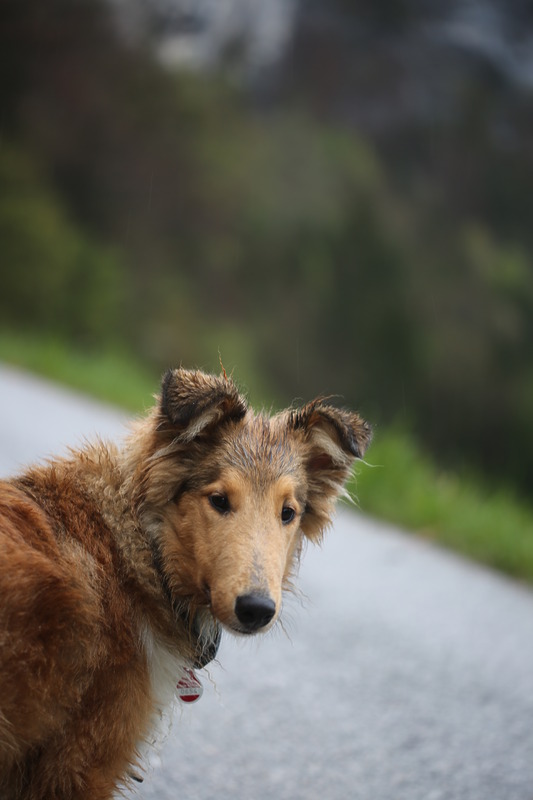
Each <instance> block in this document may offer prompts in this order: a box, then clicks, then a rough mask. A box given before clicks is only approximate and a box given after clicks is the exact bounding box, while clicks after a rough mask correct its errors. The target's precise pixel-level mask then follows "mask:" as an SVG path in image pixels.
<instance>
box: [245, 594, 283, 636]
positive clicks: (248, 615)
mask: <svg viewBox="0 0 533 800" xmlns="http://www.w3.org/2000/svg"><path fill="white" fill-rule="evenodd" d="M275 613H276V604H275V602H274V601H273V600H271V599H270V597H267V596H266V595H264V594H242V595H241V596H240V597H238V598H237V600H236V601H235V614H236V615H237V619H238V620H239V622H240V623H241V625H243V626H244V627H245V628H246V630H247V631H250V633H251V632H252V631H257V630H259V628H264V627H265V625H268V623H269V622H270V620H271V619H272V617H273V616H274V614H275Z"/></svg>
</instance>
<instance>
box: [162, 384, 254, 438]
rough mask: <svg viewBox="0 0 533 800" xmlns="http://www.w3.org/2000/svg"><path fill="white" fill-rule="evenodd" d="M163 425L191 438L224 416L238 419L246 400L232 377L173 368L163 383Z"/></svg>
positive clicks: (218, 422)
mask: <svg viewBox="0 0 533 800" xmlns="http://www.w3.org/2000/svg"><path fill="white" fill-rule="evenodd" d="M159 410H160V415H161V418H162V426H163V427H165V428H167V427H170V428H171V431H172V435H173V436H174V438H176V439H178V440H179V441H181V442H183V443H188V442H191V441H192V440H193V439H195V438H196V437H197V436H198V435H199V434H200V433H201V432H202V431H204V430H205V429H206V428H209V427H211V426H213V425H218V424H220V423H221V422H223V421H225V420H230V419H231V420H239V419H242V417H243V416H244V415H245V414H246V411H247V404H246V401H245V399H244V398H243V397H242V396H241V395H240V394H239V391H238V389H237V387H236V386H235V384H234V383H233V381H232V380H231V379H230V378H227V377H226V376H225V375H224V376H221V377H219V378H218V377H215V376H214V375H207V374H206V373H205V372H200V371H199V370H186V369H171V370H168V372H167V373H166V374H165V375H164V377H163V381H162V384H161V400H160V409H159Z"/></svg>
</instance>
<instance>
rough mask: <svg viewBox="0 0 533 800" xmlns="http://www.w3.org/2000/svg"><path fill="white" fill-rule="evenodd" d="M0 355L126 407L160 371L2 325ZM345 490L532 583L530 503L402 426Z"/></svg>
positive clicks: (143, 399)
mask: <svg viewBox="0 0 533 800" xmlns="http://www.w3.org/2000/svg"><path fill="white" fill-rule="evenodd" d="M0 360H2V361H4V362H7V363H11V364H15V365H18V366H21V367H24V368H26V369H29V370H31V371H33V372H35V373H38V374H41V375H43V376H45V377H47V378H51V379H53V380H56V381H59V382H61V383H63V384H66V385H68V386H71V387H73V388H76V389H79V390H80V391H83V392H85V393H87V394H89V395H92V396H93V397H96V398H99V399H101V400H105V401H107V402H109V403H113V404H115V405H117V406H121V407H123V408H125V409H128V410H129V411H132V412H140V411H143V410H145V409H146V408H148V407H149V406H150V405H151V403H152V395H153V393H154V392H155V391H156V390H157V387H158V383H159V378H160V376H159V375H158V374H156V373H155V372H151V371H150V370H148V369H146V368H144V367H142V366H141V365H139V364H138V363H137V362H136V361H135V360H134V359H133V358H132V357H131V356H129V355H127V354H125V353H123V352H120V351H118V350H107V349H106V350H98V351H81V350H79V349H77V348H74V347H72V346H70V345H68V344H67V343H65V342H64V341H60V340H58V339H54V338H49V337H40V338H37V337H36V336H35V335H30V334H25V335H23V334H13V333H7V332H5V331H3V332H2V331H0ZM351 490H352V494H354V495H355V496H356V497H357V499H358V504H359V506H360V508H361V510H362V511H364V512H365V513H369V514H373V515H375V516H376V517H380V518H382V519H386V520H388V521H390V522H393V523H396V524H399V525H401V526H403V527H405V528H406V529H408V530H411V531H414V532H415V533H418V534H420V535H422V536H424V537H426V538H429V539H432V540H434V541H435V542H438V543H439V544H442V545H444V546H446V547H449V548H451V549H453V550H456V551H458V552H460V553H462V554H463V555H465V556H467V557H469V558H471V559H474V560H476V561H479V562H482V563H484V564H487V565H489V566H491V567H494V568H497V569H499V570H501V571H503V572H505V573H507V574H509V575H512V576H514V577H516V578H519V579H522V580H526V581H528V582H530V583H533V507H531V506H528V505H527V504H526V503H525V502H524V501H523V500H520V499H519V498H517V497H515V496H513V494H512V493H511V491H510V490H509V489H504V488H498V489H489V488H488V487H487V486H484V485H483V484H482V482H481V481H480V480H478V479H477V478H476V477H475V476H472V475H464V476H460V475H458V474H455V473H452V472H444V471H442V470H440V469H438V468H437V467H436V465H435V464H434V463H433V461H432V460H431V459H430V458H429V457H427V456H426V455H424V454H423V453H422V451H421V450H420V449H419V448H418V447H417V446H416V444H415V443H414V441H413V439H412V438H411V437H409V436H408V435H407V434H406V433H402V432H397V431H396V432H395V431H390V430H389V431H382V432H379V431H378V432H377V434H376V436H375V439H374V442H373V444H372V447H371V448H370V450H369V452H368V455H367V460H366V463H365V464H360V465H359V466H358V468H357V476H356V479H355V480H354V482H353V484H352V486H351Z"/></svg>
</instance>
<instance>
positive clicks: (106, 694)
mask: <svg viewBox="0 0 533 800" xmlns="http://www.w3.org/2000/svg"><path fill="white" fill-rule="evenodd" d="M370 439H371V428H370V426H369V425H368V424H367V423H366V422H364V420H362V419H361V417H360V416H359V415H358V414H356V413H352V412H349V411H346V410H343V409H339V408H336V407H334V406H333V405H330V404H329V403H328V402H327V400H325V399H320V398H319V399H316V400H314V401H313V402H310V403H308V404H307V405H304V406H303V407H301V408H293V409H288V410H286V411H283V412H280V413H278V414H276V415H274V416H268V415H266V414H256V413H254V412H253V411H252V410H251V409H250V408H249V407H248V404H247V401H246V399H245V397H244V396H243V395H242V394H241V393H240V392H239V390H238V389H237V387H236V385H235V383H234V382H233V380H232V379H231V378H228V377H227V376H226V374H225V372H223V374H222V375H220V376H212V375H208V374H206V373H204V372H200V371H194V370H185V369H182V368H180V369H175V370H170V371H168V372H167V373H166V375H165V376H164V378H163V381H162V385H161V391H160V395H159V396H158V398H157V403H156V405H155V406H154V408H153V409H152V410H151V412H149V413H148V415H147V416H146V418H144V419H142V420H140V421H137V422H136V423H134V424H133V427H132V430H131V433H130V434H129V436H128V438H127V439H126V440H125V442H124V444H123V446H121V447H120V448H119V447H117V446H115V445H113V444H105V443H103V442H97V443H96V444H87V445H85V446H84V447H83V448H82V449H80V450H78V451H71V452H70V454H69V455H68V456H67V457H66V458H63V459H56V460H52V461H50V462H48V463H47V464H46V465H44V466H35V467H33V468H30V469H28V470H27V471H26V472H25V473H24V474H22V475H20V476H18V477H16V478H13V479H12V480H8V481H2V482H0V797H1V798H2V799H3V800H15V798H16V800H67V799H68V800H81V799H82V798H83V800H87V798H91V800H109V798H112V797H113V795H114V793H115V792H116V791H117V787H119V786H124V785H128V783H129V782H130V781H131V779H132V778H133V777H135V774H136V770H138V769H142V764H140V760H141V759H140V755H139V753H140V749H141V748H142V746H143V743H144V742H146V741H149V739H150V736H151V730H152V727H153V726H154V724H155V722H156V720H157V717H158V715H159V712H160V710H161V709H162V708H163V707H164V706H165V704H167V703H171V702H172V700H173V698H174V696H175V692H176V684H177V683H178V682H179V681H180V678H183V676H186V675H191V674H193V673H191V670H193V669H201V668H202V667H204V666H206V664H208V663H209V662H210V661H211V660H212V659H213V658H214V657H215V656H216V652H217V648H218V644H219V641H220V636H221V631H222V629H225V630H226V631H229V632H230V633H233V634H238V635H242V636H250V635H253V634H255V633H257V632H265V631H267V630H269V629H270V628H271V627H272V626H273V625H274V624H275V622H276V620H277V619H278V617H279V614H280V610H281V605H282V593H283V591H284V590H286V589H288V588H290V583H291V576H292V574H293V572H294V569H295V567H296V565H297V563H298V557H299V554H300V550H301V547H302V543H303V541H304V540H305V539H310V540H313V541H318V540H320V538H321V536H322V534H323V532H324V530H325V528H326V527H327V526H328V524H329V523H330V521H331V516H332V512H333V508H334V503H335V500H336V499H337V497H338V496H339V495H341V494H342V493H343V487H344V484H345V482H346V480H347V478H348V477H349V475H350V472H351V468H352V465H353V463H354V461H355V460H356V459H360V458H362V456H363V454H364V452H365V450H366V448H367V446H368V444H369V442H370Z"/></svg>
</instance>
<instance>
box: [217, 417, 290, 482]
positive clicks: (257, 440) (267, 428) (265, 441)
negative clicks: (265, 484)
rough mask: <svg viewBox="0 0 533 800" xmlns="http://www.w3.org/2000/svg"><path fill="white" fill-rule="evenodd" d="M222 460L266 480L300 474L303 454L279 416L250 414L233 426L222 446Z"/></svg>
mask: <svg viewBox="0 0 533 800" xmlns="http://www.w3.org/2000/svg"><path fill="white" fill-rule="evenodd" d="M220 461H221V462H223V463H225V464H226V465H228V466H231V467H233V468H236V469H238V470H242V471H243V472H244V473H245V474H247V475H255V476H257V477H260V478H261V479H262V480H263V481H264V480H269V479H270V480H278V479H279V478H280V477H282V476H283V475H294V476H295V477H296V476H297V475H298V474H299V473H300V471H301V468H302V454H301V453H300V451H299V448H298V447H297V444H296V442H295V441H294V438H293V437H291V436H289V434H288V430H287V426H286V425H284V424H282V423H281V422H280V419H279V418H277V417H273V418H270V417H268V416H266V415H263V414H258V415H247V416H246V417H245V418H244V419H243V420H241V421H239V422H238V423H236V424H233V425H232V426H231V427H230V428H229V429H228V430H227V432H226V435H225V436H224V438H223V440H222V443H221V453H220Z"/></svg>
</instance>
